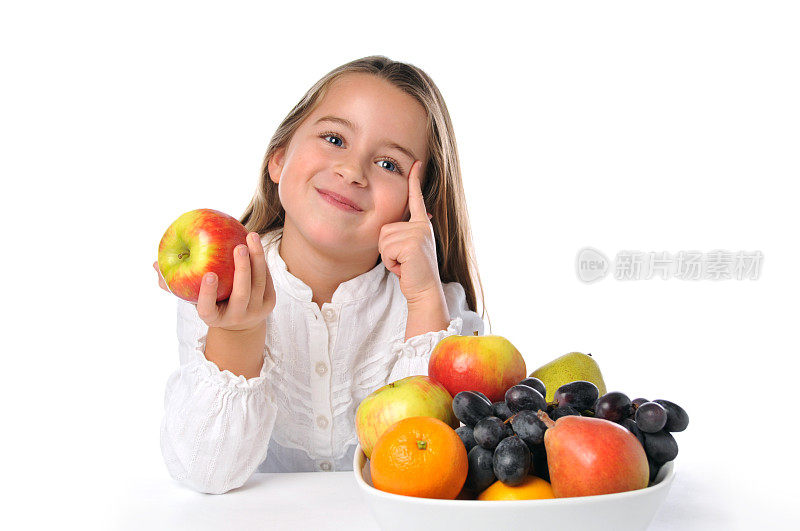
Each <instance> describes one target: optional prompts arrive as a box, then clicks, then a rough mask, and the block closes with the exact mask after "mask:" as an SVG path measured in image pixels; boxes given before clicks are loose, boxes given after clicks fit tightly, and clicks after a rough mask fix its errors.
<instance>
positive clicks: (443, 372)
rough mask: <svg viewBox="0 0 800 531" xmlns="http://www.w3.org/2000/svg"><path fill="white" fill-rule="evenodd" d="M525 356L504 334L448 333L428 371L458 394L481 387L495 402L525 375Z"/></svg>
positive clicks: (429, 363)
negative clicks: (462, 334) (458, 334)
mask: <svg viewBox="0 0 800 531" xmlns="http://www.w3.org/2000/svg"><path fill="white" fill-rule="evenodd" d="M525 374H526V372H525V360H524V359H523V358H522V355H521V354H520V353H519V351H518V350H517V349H516V348H515V347H514V345H512V344H511V342H510V341H509V340H508V339H506V338H504V337H501V336H448V337H446V338H444V339H442V340H441V341H439V343H438V344H437V345H436V347H435V348H434V349H433V352H432V353H431V359H430V361H429V362H428V375H429V376H430V377H431V378H433V379H434V380H436V381H438V382H441V383H442V385H444V386H445V388H446V389H447V391H448V392H449V393H450V394H451V395H453V396H456V395H457V394H458V393H460V392H461V391H480V392H481V393H483V394H485V395H486V397H487V398H488V399H489V400H491V401H492V402H498V401H501V400H503V399H504V398H505V395H506V391H507V390H508V388H509V387H511V386H513V385H516V384H518V383H519V382H520V380H522V379H524V378H525Z"/></svg>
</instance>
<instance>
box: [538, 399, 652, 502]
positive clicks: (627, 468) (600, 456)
mask: <svg viewBox="0 0 800 531" xmlns="http://www.w3.org/2000/svg"><path fill="white" fill-rule="evenodd" d="M539 419H541V420H542V421H543V422H544V423H545V424H546V425H547V426H548V429H547V431H545V432H544V446H545V450H546V451H547V468H548V469H549V471H550V484H551V486H552V487H553V493H554V494H555V495H556V498H567V497H571V496H593V495H595V494H613V493H615V492H625V491H629V490H636V489H643V488H645V487H646V486H647V483H648V480H649V479H650V469H649V467H648V465H647V456H646V455H645V453H644V448H642V444H641V443H640V442H639V440H638V439H637V438H636V436H635V435H634V434H632V433H631V432H629V431H628V430H627V429H626V428H624V427H622V426H620V425H619V424H617V423H616V422H611V421H610V420H605V419H598V418H592V417H579V416H575V415H570V416H567V417H561V418H559V419H558V420H557V421H555V423H553V421H552V420H550V418H549V417H548V416H547V414H546V413H544V412H543V411H540V412H539Z"/></svg>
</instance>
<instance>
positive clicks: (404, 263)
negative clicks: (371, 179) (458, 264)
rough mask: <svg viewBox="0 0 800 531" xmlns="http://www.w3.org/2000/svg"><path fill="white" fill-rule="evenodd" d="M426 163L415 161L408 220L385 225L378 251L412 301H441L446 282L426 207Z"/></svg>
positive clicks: (409, 184)
mask: <svg viewBox="0 0 800 531" xmlns="http://www.w3.org/2000/svg"><path fill="white" fill-rule="evenodd" d="M421 173H422V163H421V162H420V161H418V160H417V161H414V165H413V166H411V171H410V173H409V177H408V208H409V210H410V212H411V217H410V219H409V220H408V221H399V222H397V223H387V224H386V225H384V226H383V227H381V234H380V237H379V238H378V252H379V253H380V255H381V260H382V261H383V264H384V265H385V266H386V268H387V269H388V270H389V271H391V272H392V273H394V274H395V275H397V276H398V277H400V291H402V292H403V295H405V297H406V300H407V301H408V303H409V304H415V303H420V302H422V301H425V300H427V299H431V300H437V301H438V300H440V296H441V295H442V282H441V279H440V278H439V267H438V265H437V262H436V240H435V238H434V234H433V225H431V222H430V218H431V217H432V216H431V215H430V214H428V213H427V211H426V210H425V200H424V199H423V197H422V185H421V179H420V175H421Z"/></svg>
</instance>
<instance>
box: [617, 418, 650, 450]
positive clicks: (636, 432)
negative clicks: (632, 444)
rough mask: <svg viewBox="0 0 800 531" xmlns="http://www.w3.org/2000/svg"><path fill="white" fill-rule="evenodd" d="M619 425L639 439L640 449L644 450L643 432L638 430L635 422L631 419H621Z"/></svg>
mask: <svg viewBox="0 0 800 531" xmlns="http://www.w3.org/2000/svg"><path fill="white" fill-rule="evenodd" d="M620 424H622V425H623V426H624V427H626V428H628V431H629V432H631V433H632V434H634V435H636V438H637V439H639V442H640V443H641V445H642V448H644V432H642V430H640V429H639V426H637V425H636V422H635V421H634V420H633V419H622V421H621V422H620Z"/></svg>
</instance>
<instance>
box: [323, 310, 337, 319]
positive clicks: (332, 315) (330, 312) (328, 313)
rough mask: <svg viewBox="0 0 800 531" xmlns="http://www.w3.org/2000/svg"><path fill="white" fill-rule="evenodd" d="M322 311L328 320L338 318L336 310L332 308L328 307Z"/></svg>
mask: <svg viewBox="0 0 800 531" xmlns="http://www.w3.org/2000/svg"><path fill="white" fill-rule="evenodd" d="M322 313H323V315H324V316H325V320H326V321H333V320H334V319H335V318H336V312H335V311H334V310H331V309H330V308H328V309H326V310H325V311H324V312H322Z"/></svg>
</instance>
